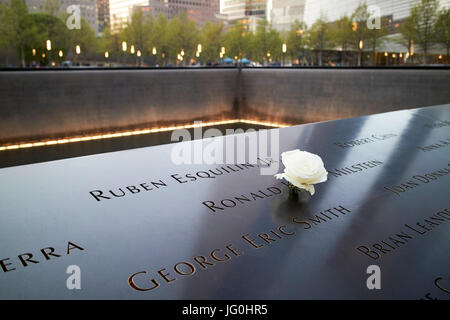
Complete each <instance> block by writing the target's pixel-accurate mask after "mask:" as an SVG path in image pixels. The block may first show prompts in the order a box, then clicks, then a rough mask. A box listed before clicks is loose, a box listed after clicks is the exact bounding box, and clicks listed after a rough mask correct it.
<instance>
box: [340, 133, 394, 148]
mask: <svg viewBox="0 0 450 320" xmlns="http://www.w3.org/2000/svg"><path fill="white" fill-rule="evenodd" d="M394 137H397V134H395V133H387V134H373V135H371V136H370V137H367V138H361V139H356V140H351V141H346V142H335V143H334V144H335V145H337V146H338V147H341V148H344V149H345V148H352V147H357V146H361V145H363V144H367V143H373V142H377V141H380V140H386V139H391V138H394Z"/></svg>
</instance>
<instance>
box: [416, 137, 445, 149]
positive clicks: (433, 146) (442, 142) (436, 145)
mask: <svg viewBox="0 0 450 320" xmlns="http://www.w3.org/2000/svg"><path fill="white" fill-rule="evenodd" d="M449 145H450V139H449V138H447V140H440V141H439V142H437V143H434V144H430V145H427V146H424V147H417V149H419V150H421V151H423V152H428V151H433V150H436V149H440V148H443V147H448V146H449Z"/></svg>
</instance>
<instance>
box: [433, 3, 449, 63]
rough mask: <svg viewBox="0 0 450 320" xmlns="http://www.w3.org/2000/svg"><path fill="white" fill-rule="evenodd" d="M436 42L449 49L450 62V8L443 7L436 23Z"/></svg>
mask: <svg viewBox="0 0 450 320" xmlns="http://www.w3.org/2000/svg"><path fill="white" fill-rule="evenodd" d="M435 38H436V42H437V43H439V44H441V45H443V46H444V47H445V48H446V49H447V61H446V62H447V64H448V63H449V58H450V57H449V50H450V8H447V9H442V10H441V11H440V12H439V14H438V17H437V21H436V25H435Z"/></svg>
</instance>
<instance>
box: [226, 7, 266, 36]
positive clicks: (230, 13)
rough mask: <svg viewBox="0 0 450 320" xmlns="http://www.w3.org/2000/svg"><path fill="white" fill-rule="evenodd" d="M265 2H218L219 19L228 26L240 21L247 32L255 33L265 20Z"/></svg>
mask: <svg viewBox="0 0 450 320" xmlns="http://www.w3.org/2000/svg"><path fill="white" fill-rule="evenodd" d="M266 9H267V0H220V17H221V19H223V20H225V21H226V22H228V23H229V24H233V23H236V22H237V21H241V22H243V23H244V25H245V26H246V28H247V30H251V31H255V29H256V26H257V23H258V21H259V20H261V19H265V18H266Z"/></svg>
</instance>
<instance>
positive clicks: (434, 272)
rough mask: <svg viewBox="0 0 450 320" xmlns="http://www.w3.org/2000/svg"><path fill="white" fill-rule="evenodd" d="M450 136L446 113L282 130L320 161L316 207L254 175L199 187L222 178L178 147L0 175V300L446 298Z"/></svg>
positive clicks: (283, 139) (288, 141) (289, 145)
mask: <svg viewBox="0 0 450 320" xmlns="http://www.w3.org/2000/svg"><path fill="white" fill-rule="evenodd" d="M446 121H447V122H446ZM448 121H450V106H449V105H444V106H440V107H433V108H422V109H413V110H404V111H396V112H390V113H384V114H378V115H372V116H366V117H361V118H352V119H346V120H339V121H331V122H321V123H314V124H307V125H300V126H295V127H289V128H284V129H279V137H280V147H279V149H280V152H283V151H287V150H292V149H297V148H299V149H302V150H306V151H309V152H312V153H316V154H318V155H320V156H321V157H322V159H323V161H324V164H325V167H326V169H327V170H328V171H329V176H328V181H327V182H325V183H322V184H318V185H316V194H315V195H314V196H313V197H310V196H304V195H303V194H301V195H300V196H299V197H298V198H295V197H292V196H289V193H288V188H287V187H286V186H285V185H284V184H283V183H281V182H280V180H276V179H275V178H274V177H273V176H272V175H261V174H260V170H259V168H256V167H253V168H251V167H249V168H242V167H241V169H239V168H237V167H236V166H234V167H233V165H230V166H231V167H232V168H233V169H234V171H233V170H231V169H229V170H228V171H229V172H228V173H224V174H222V175H218V176H215V177H214V178H200V177H199V175H198V172H200V171H209V170H210V169H211V170H217V168H221V167H223V166H226V165H218V164H214V165H206V164H202V165H200V164H189V165H188V164H185V165H176V164H174V163H173V162H172V161H171V158H170V156H171V152H172V148H173V147H174V146H176V145H179V144H175V145H174V144H171V145H162V146H157V147H147V148H139V149H133V150H126V151H119V152H112V153H105V154H99V155H92V156H85V157H79V158H73V159H66V160H58V161H52V162H45V163H39V164H32V165H25V166H17V167H11V168H5V169H0V203H1V207H0V259H3V260H2V261H3V270H2V268H0V298H62V299H69V298H74V299H81V298H84V299H86V298H106V299H109V298H112V299H127V298H133V299H169V298H175V299H305V298H307V299H309V298H310V299H319V298H326V299H337V298H343V299H355V298H357V299H358V298H361V299H404V298H407V299H429V298H438V299H448V298H449V294H448V293H447V292H445V290H448V289H450V280H449V279H448V278H449V277H450V255H449V250H448V244H449V243H450V232H449V230H450V229H449V228H450V201H449V199H450V198H449V194H450V188H449V182H450V180H449V179H450V173H448V172H450V167H449V163H450V145H447V144H446V143H447V142H448V143H450V140H448V139H450V126H449V125H448V124H449V123H448ZM274 130H278V129H272V130H270V132H272V133H273V132H274ZM214 139H216V140H214V141H217V140H219V139H221V138H214ZM202 142H203V143H204V144H208V143H210V142H211V140H202ZM183 143H184V144H186V145H189V146H190V145H191V142H183ZM0 156H1V155H0ZM276 160H279V159H276ZM357 168H359V169H357ZM282 169H283V166H282V165H281V166H280V167H279V170H278V171H279V172H281V171H282ZM332 172H333V174H332ZM447 173H448V174H447ZM187 174H191V176H196V177H197V179H196V180H195V181H191V180H190V179H189V178H188V176H187ZM339 174H340V175H339ZM155 183H156V184H155ZM158 183H159V184H158ZM162 184H165V185H166V186H163V185H162ZM143 185H144V186H145V187H144V186H143ZM127 187H130V188H129V189H126V188H127ZM132 187H135V188H138V189H140V192H139V193H138V192H136V191H135V190H136V189H133V188H132ZM119 189H122V191H125V192H124V193H125V195H124V196H123V197H114V196H112V195H111V194H110V193H108V192H109V190H112V191H114V192H115V193H116V194H120V191H119ZM145 189H149V190H148V191H146V190H145ZM150 189H151V190H150ZM96 190H97V191H98V190H102V191H104V193H103V195H106V196H108V197H109V198H110V199H106V198H99V200H100V201H98V199H96V198H95V197H94V196H92V194H91V193H90V192H92V191H96ZM131 190H134V191H135V192H134V193H133V192H132V191H131ZM277 190H281V191H282V192H281V193H278V191H277ZM252 193H253V194H254V195H255V194H257V195H259V196H258V197H256V196H254V195H253V196H252ZM94 194H95V193H94ZM97 194H98V193H97ZM236 197H238V198H244V197H247V198H249V199H250V201H242V202H239V201H238V200H236ZM227 199H228V200H233V199H234V200H233V201H234V202H235V203H236V205H235V206H232V205H230V204H231V203H232V202H227V201H225V202H223V201H224V200H227ZM207 201H209V202H208V203H211V202H212V203H214V204H216V205H217V206H219V207H221V208H222V209H217V210H216V212H213V210H211V209H210V208H208V206H206V205H205V204H204V202H207ZM221 203H222V204H221ZM223 203H224V204H225V205H224V204H223ZM227 204H228V205H229V207H226V205H227ZM264 239H265V240H264ZM69 241H70V242H71V244H68V242H69ZM73 245H77V246H79V247H81V248H83V249H84V250H81V249H79V248H76V247H74V246H73ZM48 247H51V248H53V249H54V253H56V254H58V255H59V257H55V256H51V255H50V256H48V253H49V252H50V249H48ZM68 247H69V249H70V250H69V254H67V249H68ZM377 247H378V248H381V249H377ZM46 248H47V249H46ZM374 252H375V253H374ZM44 253H47V257H46V255H45V254H44ZM24 254H32V255H33V256H32V257H31V258H30V256H29V255H24ZM27 258H30V259H31V260H35V261H38V263H34V262H29V261H28V262H25V264H27V266H24V265H23V263H22V262H23V261H22V260H26V259H27ZM47 258H49V259H47ZM21 259H22V260H21ZM206 262H207V263H206ZM69 265H78V266H79V267H80V269H81V290H68V289H67V287H66V280H67V278H68V277H69V274H67V273H66V269H67V267H68V266H69ZM370 265H377V266H379V267H380V270H381V290H369V289H368V288H367V285H366V281H367V278H368V277H369V274H367V272H366V271H367V267H368V266H370ZM4 269H7V270H10V271H7V272H5V271H4ZM133 275H134V276H133ZM130 284H131V285H130ZM133 286H134V288H133ZM152 287H155V288H154V289H152ZM136 288H137V289H138V290H136ZM139 289H140V290H139ZM144 290H145V291H144Z"/></svg>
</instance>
